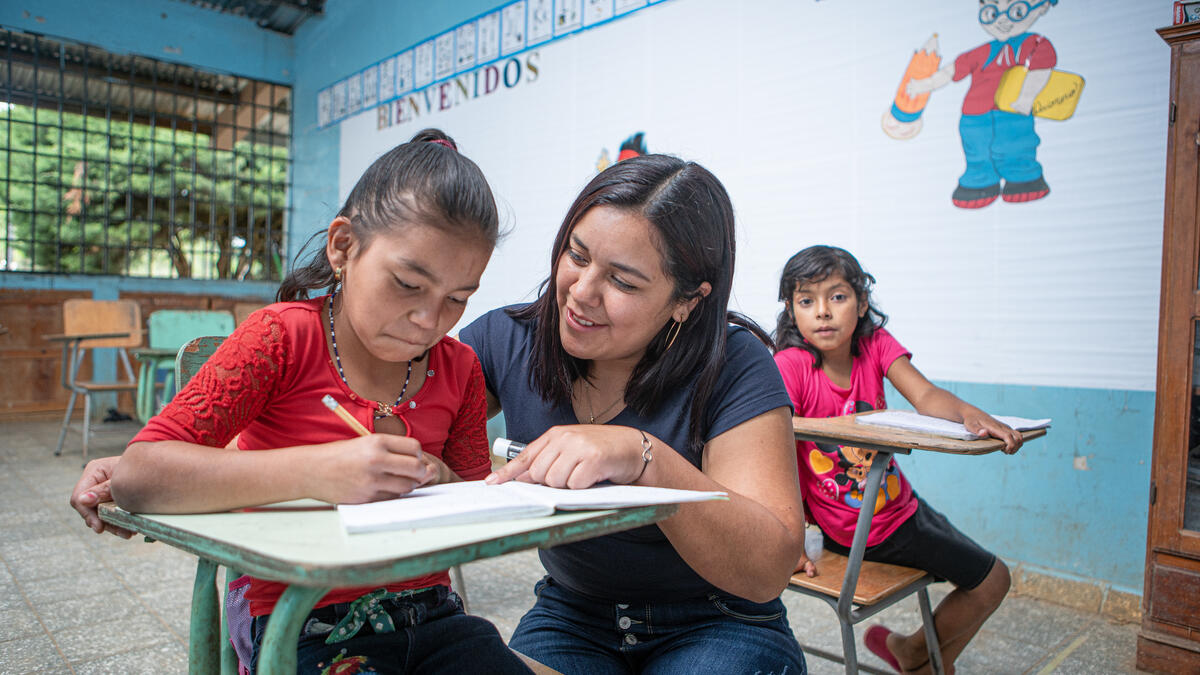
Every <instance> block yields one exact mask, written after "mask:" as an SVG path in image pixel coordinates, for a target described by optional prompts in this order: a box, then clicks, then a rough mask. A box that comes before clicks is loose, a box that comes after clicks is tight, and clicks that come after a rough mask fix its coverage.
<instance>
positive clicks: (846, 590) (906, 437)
mask: <svg viewBox="0 0 1200 675" xmlns="http://www.w3.org/2000/svg"><path fill="white" fill-rule="evenodd" d="M873 412H878V411H871V412H865V413H858V414H856V415H844V416H841V417H825V418H816V417H793V418H792V431H793V433H794V434H795V436H796V438H797V439H798V440H802V441H813V442H814V443H828V444H831V445H839V446H844V447H854V448H859V449H861V450H867V451H872V452H875V453H876V454H875V456H874V457H873V459H872V461H871V469H870V471H869V472H868V473H867V480H866V483H865V484H864V485H863V490H862V493H861V494H863V495H878V494H879V486H880V484H881V483H882V482H883V472H884V469H886V468H887V465H888V464H889V463H890V462H891V459H892V455H893V454H902V455H907V454H910V453H911V452H912V451H913V450H925V451H930V452H944V453H949V454H954V455H986V454H988V453H992V452H996V451H997V450H1000V449H1002V448H1003V447H1004V442H1003V441H1000V440H997V439H995V438H983V439H980V440H976V441H963V440H959V439H956V438H947V437H945V436H935V435H933V434H928V433H923V432H918V431H909V430H906V429H896V428H892V427H883V426H877V425H871V424H859V423H858V422H857V421H856V419H857V418H859V417H862V416H864V415H870V414H872V413H873ZM1045 435H1046V429H1034V430H1031V431H1024V432H1021V436H1022V437H1023V438H1024V439H1025V441H1026V442H1028V441H1030V440H1032V439H1034V438H1040V437H1042V436H1045ZM798 459H799V461H808V458H807V457H800V458H798ZM831 468H832V467H831ZM865 501H869V502H870V503H871V504H874V500H864V502H865ZM873 515H875V514H874V510H873V509H863V508H861V507H860V509H859V512H858V522H857V523H856V524H855V527H854V540H853V541H852V542H851V546H850V554H849V555H848V556H846V557H842V556H838V555H834V554H832V553H829V552H828V551H827V552H825V554H823V555H822V560H818V561H817V563H816V565H817V570H818V572H819V576H817V577H814V578H809V577H807V576H805V575H804V573H803V572H801V573H798V574H796V575H794V576H792V580H791V583H790V584H789V588H790V589H792V590H795V591H799V592H802V593H805V594H807V595H813V596H815V597H820V598H821V599H822V600H825V601H826V602H828V603H829V605H830V606H831V607H832V608H833V609H834V611H836V612H837V615H838V621H839V623H840V624H841V629H842V658H841V659H838V658H837V656H836V655H834V654H827V653H823V652H822V653H817V654H816V655H817V656H822V657H825V658H830V659H833V660H835V661H841V662H843V663H844V664H845V665H846V672H847V673H857V672H858V670H859V666H858V654H857V652H856V649H855V644H854V628H853V626H854V624H856V623H859V622H860V621H863V620H865V619H867V618H869V617H871V616H873V615H874V614H877V613H878V612H880V611H881V610H883V609H884V608H886V607H888V606H890V605H892V604H895V603H896V602H898V601H899V600H901V599H903V598H904V597H906V596H908V595H910V594H912V593H917V594H918V602H919V604H920V607H921V615H922V619H923V620H924V623H925V634H926V643H927V644H928V645H929V647H930V650H929V658H930V662H931V664H932V667H933V671H934V672H935V673H942V672H944V671H943V670H942V658H941V651H940V650H939V649H938V648H937V647H936V645H937V631H936V630H934V626H933V613H932V611H930V608H929V596H928V594H927V593H926V589H925V587H926V586H928V585H929V584H930V583H932V582H933V577H932V576H930V575H928V574H925V573H924V572H922V571H921V570H914V569H911V568H908V567H900V566H897V565H884V564H882V563H872V562H868V563H865V565H864V563H863V554H864V553H865V552H866V548H867V535H868V534H869V533H870V531H871V517H872V516H873ZM823 561H824V562H823ZM843 570H844V573H843ZM860 577H861V578H860ZM839 578H840V579H841V583H840V584H838V583H837V582H838V579H839ZM809 651H814V650H812V649H811V648H809ZM864 670H866V669H865V668H864ZM871 670H872V672H875V671H874V669H871Z"/></svg>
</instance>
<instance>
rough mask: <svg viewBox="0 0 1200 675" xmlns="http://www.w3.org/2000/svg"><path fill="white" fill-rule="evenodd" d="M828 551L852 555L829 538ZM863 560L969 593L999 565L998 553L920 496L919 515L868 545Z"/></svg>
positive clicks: (847, 548) (914, 514)
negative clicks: (921, 575)
mask: <svg viewBox="0 0 1200 675" xmlns="http://www.w3.org/2000/svg"><path fill="white" fill-rule="evenodd" d="M914 497H915V495H914ZM825 548H827V549H829V550H830V551H833V552H834V553H839V554H841V555H849V554H850V548H849V547H846V546H842V545H841V544H839V543H837V542H836V541H834V540H833V539H832V538H831V537H829V536H826V537H825ZM863 558H864V559H865V560H870V561H872V562H882V563H891V564H893V565H903V566H905V567H915V568H917V569H919V570H925V571H926V572H929V573H930V574H932V575H933V576H935V577H937V579H938V580H939V581H949V582H950V583H952V584H954V585H955V586H957V587H959V588H962V589H966V590H971V589H972V588H975V587H976V586H978V585H979V584H981V583H983V580H984V578H986V577H987V575H988V573H989V572H991V571H992V565H995V564H996V556H995V554H993V553H991V552H990V551H988V550H987V549H985V548H983V547H982V546H980V545H979V544H977V543H975V540H973V539H971V538H970V537H968V536H967V535H965V534H963V533H962V532H960V531H959V530H958V528H956V527H954V526H953V525H951V524H950V521H949V520H946V516H943V515H942V514H941V513H938V511H937V510H936V509H934V508H933V507H932V506H930V505H929V504H928V503H927V502H926V501H925V500H923V499H921V498H919V497H917V510H916V512H915V513H913V514H912V515H911V516H909V518H908V520H906V521H904V522H903V523H902V524H901V525H900V527H898V528H896V531H895V532H892V534H891V536H889V537H888V538H887V539H884V540H883V541H882V542H880V543H879V544H876V545H875V546H868V547H867V552H866V554H865V555H864V556H863ZM818 564H819V563H818ZM818 569H819V567H818Z"/></svg>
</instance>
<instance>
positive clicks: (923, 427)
mask: <svg viewBox="0 0 1200 675" xmlns="http://www.w3.org/2000/svg"><path fill="white" fill-rule="evenodd" d="M994 417H995V418H996V419H997V420H999V421H1001V422H1003V423H1005V424H1007V425H1008V426H1010V427H1012V428H1013V429H1016V430H1017V431H1030V430H1032V429H1042V428H1044V427H1048V426H1050V418H1049V417H1047V418H1045V419H1037V420H1033V419H1026V418H1024V417H1006V416H1003V415H994ZM854 421H856V422H857V423H859V424H872V425H875V426H881V427H895V428H897V429H907V430H909V431H923V432H925V433H927V434H934V435H937V436H948V437H950V438H958V439H962V440H964V441H974V440H978V439H980V438H984V436H981V435H979V434H973V433H971V432H970V431H967V428H966V427H965V426H963V425H962V424H959V423H958V422H951V421H950V420H944V419H942V418H940V417H930V416H928V415H919V414H917V413H915V412H911V411H908V410H885V411H883V412H877V413H871V414H870V415H859V416H858V417H855V418H854Z"/></svg>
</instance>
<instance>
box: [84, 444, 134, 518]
mask: <svg viewBox="0 0 1200 675" xmlns="http://www.w3.org/2000/svg"><path fill="white" fill-rule="evenodd" d="M119 461H121V457H120V455H118V456H115V457H101V458H100V459H93V460H92V461H90V462H88V463H87V466H85V467H84V468H83V475H82V476H80V477H79V481H78V482H77V483H75V489H73V490H71V508H73V509H75V510H76V511H78V512H79V515H80V517H82V518H83V522H85V523H87V526H88V527H90V528H92V529H93V530H95V532H96V534H99V533H101V532H104V531H105V530H107V531H108V532H111V533H112V534H115V535H117V536H118V537H121V538H123V539H128V538H130V537H132V536H133V534H134V533H133V532H131V531H129V530H126V529H124V528H121V527H117V526H116V525H110V524H108V523H106V522H104V521H103V520H100V513H99V511H98V510H97V507H98V506H99V505H100V504H101V503H103V502H111V501H112V488H111V485H112V470H113V467H115V466H116V465H117V462H119Z"/></svg>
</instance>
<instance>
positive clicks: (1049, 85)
mask: <svg viewBox="0 0 1200 675" xmlns="http://www.w3.org/2000/svg"><path fill="white" fill-rule="evenodd" d="M1028 72H1029V69H1028V68H1026V67H1025V66H1013V67H1012V68H1009V69H1008V70H1006V71H1004V75H1001V76H1000V86H999V87H997V88H996V107H997V108H999V109H1001V110H1003V111H1004V112H1015V111H1014V110H1013V109H1012V103H1013V101H1015V100H1017V95H1019V94H1020V93H1021V85H1022V84H1023V83H1024V82H1025V74H1026V73H1028ZM1082 93H1083V78H1082V77H1081V76H1079V75H1076V74H1075V73H1068V72H1067V71H1065V70H1052V71H1050V79H1049V80H1047V82H1046V86H1045V87H1042V91H1041V92H1039V93H1038V95H1037V97H1036V98H1034V99H1033V110H1031V111H1030V112H1031V113H1032V114H1033V115H1035V116H1036V117H1045V118H1046V119H1050V120H1065V119H1067V118H1068V117H1070V116H1071V115H1074V114H1075V106H1076V105H1078V104H1079V96H1080V94H1082Z"/></svg>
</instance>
